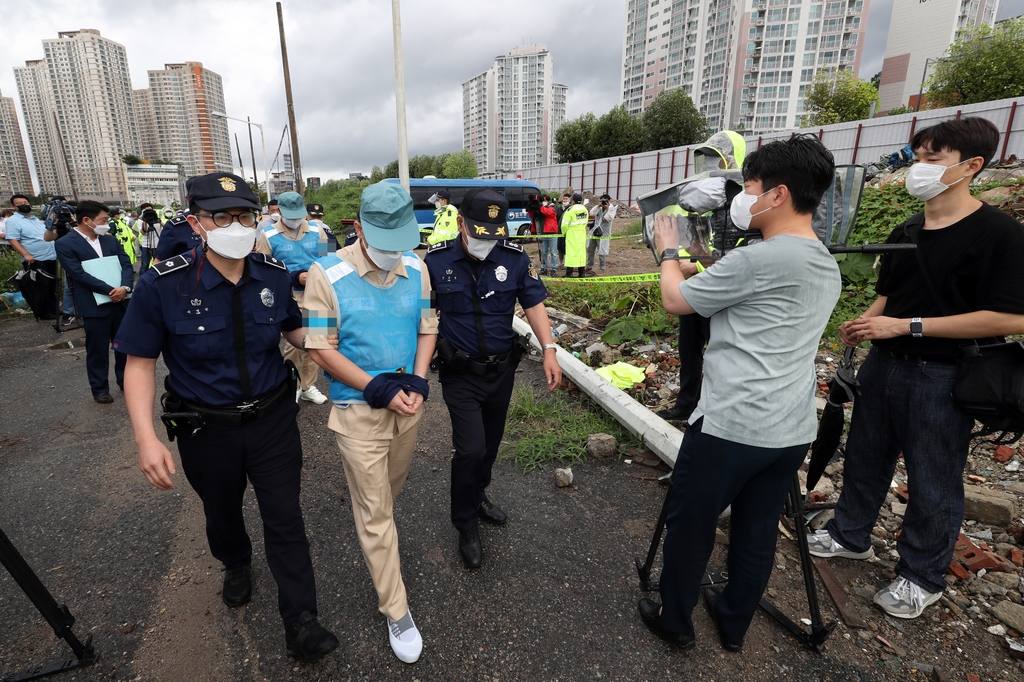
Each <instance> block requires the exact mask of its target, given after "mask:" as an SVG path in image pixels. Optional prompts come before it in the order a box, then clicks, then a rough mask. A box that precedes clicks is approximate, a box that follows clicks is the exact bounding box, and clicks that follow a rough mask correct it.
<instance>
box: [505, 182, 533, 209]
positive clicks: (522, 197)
mask: <svg viewBox="0 0 1024 682" xmlns="http://www.w3.org/2000/svg"><path fill="white" fill-rule="evenodd" d="M502 193H503V194H504V195H505V198H506V199H508V207H509V208H510V209H511V208H526V195H527V194H528V192H525V191H523V188H522V187H504V188H502ZM533 193H534V192H533V191H530V192H529V194H533Z"/></svg>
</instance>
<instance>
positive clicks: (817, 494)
mask: <svg viewBox="0 0 1024 682" xmlns="http://www.w3.org/2000/svg"><path fill="white" fill-rule="evenodd" d="M807 496H808V498H809V499H810V501H811V502H824V501H825V500H826V499H828V498H826V497H825V493H823V492H821V491H820V490H812V491H811V492H809V493H808V494H807Z"/></svg>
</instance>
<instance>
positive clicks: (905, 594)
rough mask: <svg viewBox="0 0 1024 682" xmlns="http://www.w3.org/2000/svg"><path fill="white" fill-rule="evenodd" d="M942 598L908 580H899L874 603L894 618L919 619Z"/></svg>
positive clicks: (881, 593)
mask: <svg viewBox="0 0 1024 682" xmlns="http://www.w3.org/2000/svg"><path fill="white" fill-rule="evenodd" d="M941 598H942V593H941V592H927V591H926V590H924V589H923V588H922V587H920V586H919V585H916V584H914V583H912V582H910V581H909V580H907V579H906V578H897V579H896V580H895V581H894V582H893V583H892V584H891V585H889V587H887V588H885V589H884V590H882V591H880V592H878V593H877V594H876V595H875V598H874V600H873V601H874V602H875V603H876V604H878V605H879V606H880V607H882V610H883V611H885V612H886V613H888V614H889V615H890V616H892V617H894V618H917V617H918V616H920V615H921V614H922V613H923V612H924V610H925V609H926V608H927V607H929V606H931V605H932V604H934V603H935V602H937V601H939V599H941Z"/></svg>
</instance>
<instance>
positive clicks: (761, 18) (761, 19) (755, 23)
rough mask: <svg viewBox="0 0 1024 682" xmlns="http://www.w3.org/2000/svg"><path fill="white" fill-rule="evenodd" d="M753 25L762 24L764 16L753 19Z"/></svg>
mask: <svg viewBox="0 0 1024 682" xmlns="http://www.w3.org/2000/svg"><path fill="white" fill-rule="evenodd" d="M754 26H764V17H758V18H757V19H754Z"/></svg>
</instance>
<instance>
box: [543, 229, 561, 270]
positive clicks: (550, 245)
mask: <svg viewBox="0 0 1024 682" xmlns="http://www.w3.org/2000/svg"><path fill="white" fill-rule="evenodd" d="M557 242H558V240H557V239H547V238H543V237H542V238H541V239H540V269H541V270H549V271H551V272H554V271H555V270H557V269H558V243H557Z"/></svg>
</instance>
